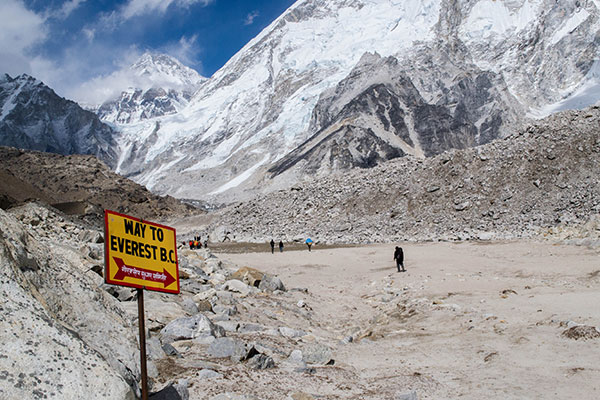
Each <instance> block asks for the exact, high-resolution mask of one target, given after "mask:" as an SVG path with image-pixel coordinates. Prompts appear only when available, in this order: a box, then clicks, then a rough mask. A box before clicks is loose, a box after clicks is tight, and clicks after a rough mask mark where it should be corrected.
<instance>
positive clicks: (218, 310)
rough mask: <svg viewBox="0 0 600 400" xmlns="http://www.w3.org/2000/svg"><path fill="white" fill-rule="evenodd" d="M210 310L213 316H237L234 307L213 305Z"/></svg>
mask: <svg viewBox="0 0 600 400" xmlns="http://www.w3.org/2000/svg"><path fill="white" fill-rule="evenodd" d="M238 282H239V281H238ZM212 309H213V312H214V313H215V314H224V315H228V316H232V315H235V314H237V307H236V306H235V305H232V306H226V305H223V304H215V305H214V306H213V308H212Z"/></svg>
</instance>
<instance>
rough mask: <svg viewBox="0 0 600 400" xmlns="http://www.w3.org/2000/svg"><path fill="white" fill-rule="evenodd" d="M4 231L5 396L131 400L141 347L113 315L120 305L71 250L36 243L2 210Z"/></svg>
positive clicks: (0, 362)
mask: <svg viewBox="0 0 600 400" xmlns="http://www.w3.org/2000/svg"><path fill="white" fill-rule="evenodd" d="M0 226H2V230H1V231H0V296H2V299H3V300H2V318H0V354H2V357H0V379H1V380H2V382H4V383H3V384H2V385H0V398H6V399H18V398H21V399H27V398H64V399H78V398H104V399H119V400H120V399H123V400H125V399H127V400H129V399H131V400H133V399H134V398H135V394H134V391H133V390H132V387H131V383H132V382H131V380H132V379H133V376H132V375H131V374H129V375H127V374H126V373H125V367H124V366H125V365H128V366H130V367H131V368H132V369H134V364H133V358H134V357H133V355H134V354H135V353H136V352H137V348H136V345H135V342H133V343H132V342H131V341H130V340H129V339H130V338H131V332H130V331H129V329H127V327H126V324H125V321H123V320H122V319H121V316H120V315H119V314H118V313H116V312H111V307H112V306H115V307H116V309H117V310H118V306H117V305H116V302H117V300H116V299H114V298H112V296H110V295H108V294H106V293H103V292H102V291H101V290H100V289H99V288H98V283H99V282H97V281H96V280H95V279H94V276H96V277H98V276H97V275H96V274H95V273H93V272H92V273H91V274H92V275H94V276H92V275H89V274H86V273H85V271H83V270H82V268H84V267H85V264H84V265H77V263H76V262H73V260H72V259H70V258H68V257H64V255H65V252H67V253H68V249H57V247H50V245H49V243H48V242H47V241H42V240H39V238H36V239H34V238H33V237H32V235H31V234H30V233H29V232H28V231H27V230H26V229H25V228H24V227H23V226H22V225H21V224H20V223H19V222H18V221H17V220H16V219H15V218H13V217H12V216H10V215H8V214H7V213H6V212H4V211H3V210H0ZM73 327H77V333H75V331H74V329H73ZM113 335H115V336H113ZM119 335H121V336H119ZM100 336H102V339H101V340H100ZM110 338H119V341H117V339H114V340H112V339H110ZM119 342H120V343H119ZM120 357H121V358H120ZM134 370H135V369H134ZM128 380H129V382H128Z"/></svg>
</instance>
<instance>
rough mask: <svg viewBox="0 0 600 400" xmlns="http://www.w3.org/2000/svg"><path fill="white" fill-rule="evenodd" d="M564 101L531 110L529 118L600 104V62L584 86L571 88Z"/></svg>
mask: <svg viewBox="0 0 600 400" xmlns="http://www.w3.org/2000/svg"><path fill="white" fill-rule="evenodd" d="M569 92H570V94H568V95H567V97H566V98H564V99H563V100H561V101H559V102H557V103H553V104H549V105H547V106H546V107H543V108H540V109H535V110H531V111H530V112H529V114H528V116H530V117H532V118H538V119H541V118H545V117H547V116H548V115H550V114H553V113H555V112H559V111H565V110H581V109H583V108H586V107H589V106H592V105H594V104H597V103H598V102H600V60H596V61H595V62H594V65H593V66H592V68H590V71H589V72H588V74H587V75H586V78H585V80H584V83H583V84H580V85H576V86H575V87H573V88H570V90H568V92H567V93H569Z"/></svg>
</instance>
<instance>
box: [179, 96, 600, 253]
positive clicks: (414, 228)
mask: <svg viewBox="0 0 600 400" xmlns="http://www.w3.org/2000/svg"><path fill="white" fill-rule="evenodd" d="M598 182H600V108H599V107H592V108H589V109H587V110H582V111H569V112H563V113H559V114H555V115H552V116H551V117H548V118H546V119H543V120H540V121H535V122H534V123H532V124H531V125H529V126H527V127H525V128H523V129H522V130H520V131H517V132H515V133H514V134H512V135H511V136H509V137H507V138H505V139H502V140H496V141H493V142H491V143H489V144H487V145H484V146H480V147H476V148H469V149H464V150H454V151H449V152H445V153H442V154H440V155H438V156H435V157H431V158H427V159H418V158H414V157H403V158H400V159H396V160H392V161H389V162H386V163H384V164H382V165H380V166H377V167H375V168H371V169H365V170H361V169H354V170H351V171H346V172H343V173H337V174H331V175H323V176H321V175H319V174H318V173H315V175H314V176H313V177H312V178H311V179H308V180H306V181H304V182H302V183H300V184H297V185H295V186H293V187H291V188H290V189H287V190H280V191H278V192H273V193H270V194H265V195H262V196H259V197H257V198H256V199H254V200H250V201H247V202H243V203H237V204H233V205H231V206H229V207H226V208H224V209H223V210H221V211H220V212H218V213H213V214H208V215H206V216H201V217H198V218H196V219H193V220H192V221H193V224H192V223H190V224H188V225H190V229H191V228H192V227H193V228H198V227H201V228H202V229H201V230H203V231H206V232H209V233H210V234H211V237H213V238H222V237H223V234H224V232H228V231H229V232H231V234H232V235H231V236H232V238H234V240H237V241H248V242H264V241H269V240H270V239H271V238H272V237H275V238H283V239H284V240H286V241H302V240H303V238H306V237H311V238H312V239H314V240H315V241H316V242H322V243H390V242H395V241H399V240H408V241H431V240H435V241H437V240H441V241H452V240H470V239H479V240H491V239H495V240H505V239H519V238H531V237H552V238H555V239H559V240H571V241H573V242H586V243H587V244H594V243H595V244H596V245H598V244H600V240H599V239H600V235H599V233H600V231H599V230H598V229H597V228H598V226H599V224H600V222H599V221H600V218H599V215H600V185H599V183H598ZM182 223H183V222H182ZM198 229H199V228H198Z"/></svg>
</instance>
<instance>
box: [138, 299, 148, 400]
mask: <svg viewBox="0 0 600 400" xmlns="http://www.w3.org/2000/svg"><path fill="white" fill-rule="evenodd" d="M137 299H138V324H139V326H140V360H141V374H142V400H148V370H147V369H146V323H145V317H144V289H138V290H137Z"/></svg>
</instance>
